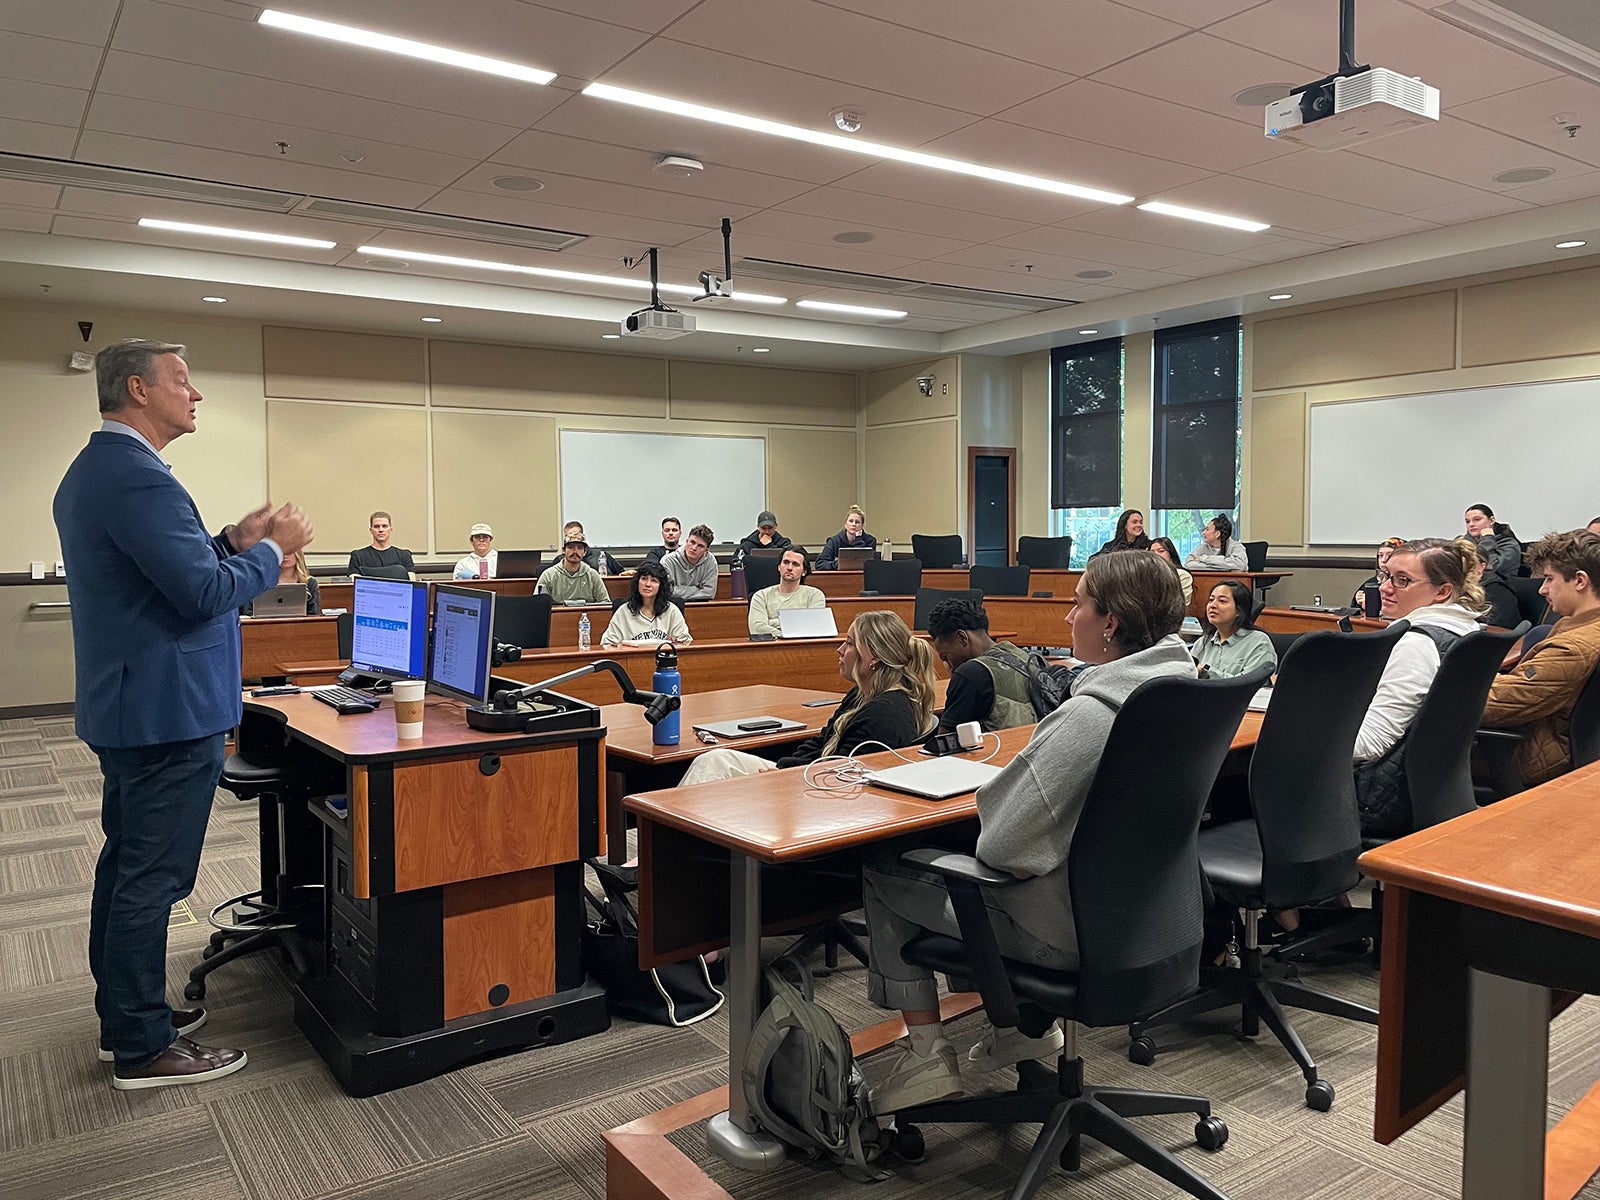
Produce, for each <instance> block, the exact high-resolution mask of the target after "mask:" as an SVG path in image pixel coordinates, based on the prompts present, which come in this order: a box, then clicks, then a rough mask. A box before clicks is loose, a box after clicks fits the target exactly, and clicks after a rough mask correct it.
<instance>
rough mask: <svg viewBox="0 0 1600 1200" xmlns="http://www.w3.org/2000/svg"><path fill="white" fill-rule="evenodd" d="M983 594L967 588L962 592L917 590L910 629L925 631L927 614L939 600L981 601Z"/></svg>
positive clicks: (943, 589) (944, 589)
mask: <svg viewBox="0 0 1600 1200" xmlns="http://www.w3.org/2000/svg"><path fill="white" fill-rule="evenodd" d="M982 599H983V593H982V592H980V591H979V590H978V589H977V588H967V589H966V590H965V591H962V590H960V589H957V588H918V589H917V602H916V606H915V608H914V609H913V610H912V617H911V628H912V629H914V630H917V629H921V630H926V629H927V628H928V614H929V613H931V612H933V608H934V605H936V604H938V603H939V601H941V600H982Z"/></svg>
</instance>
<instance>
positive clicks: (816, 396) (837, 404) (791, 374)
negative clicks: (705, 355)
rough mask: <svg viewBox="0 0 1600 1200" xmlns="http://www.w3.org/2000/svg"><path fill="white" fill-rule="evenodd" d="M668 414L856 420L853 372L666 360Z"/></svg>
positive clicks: (795, 421)
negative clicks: (670, 406) (668, 381)
mask: <svg viewBox="0 0 1600 1200" xmlns="http://www.w3.org/2000/svg"><path fill="white" fill-rule="evenodd" d="M667 373H668V378H669V380H670V381H671V382H670V392H671V396H672V416H673V418H674V419H677V420H691V421H767V422H773V423H776V424H781V425H845V426H849V427H850V428H851V429H854V428H855V425H856V377H855V376H854V375H851V374H845V373H843V372H840V371H793V370H786V369H783V368H775V367H747V366H742V365H740V364H737V363H708V362H688V361H679V360H677V359H674V360H672V361H671V362H669V363H668V364H667Z"/></svg>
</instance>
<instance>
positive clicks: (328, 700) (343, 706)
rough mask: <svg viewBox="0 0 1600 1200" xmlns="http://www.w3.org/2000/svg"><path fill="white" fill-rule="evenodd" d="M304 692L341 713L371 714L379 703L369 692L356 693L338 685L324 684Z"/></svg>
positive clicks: (352, 689) (350, 688)
mask: <svg viewBox="0 0 1600 1200" xmlns="http://www.w3.org/2000/svg"><path fill="white" fill-rule="evenodd" d="M306 690H307V691H308V692H310V693H311V694H312V695H313V696H315V697H316V698H317V699H318V700H321V701H322V702H323V703H324V704H326V705H328V706H329V707H330V708H336V709H338V710H339V711H340V712H342V713H357V712H371V711H372V710H373V709H375V708H377V707H378V703H379V698H378V697H377V696H375V695H373V694H372V693H371V692H362V691H357V690H356V689H355V688H353V687H345V686H344V685H342V684H338V683H329V684H324V685H322V686H321V687H314V688H307V689H306Z"/></svg>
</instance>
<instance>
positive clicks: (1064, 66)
mask: <svg viewBox="0 0 1600 1200" xmlns="http://www.w3.org/2000/svg"><path fill="white" fill-rule="evenodd" d="M824 2H825V3H828V4H830V6H831V7H834V8H842V9H849V10H850V11H852V12H857V13H862V14H864V15H866V16H870V17H875V18H877V19H879V20H882V21H887V22H890V23H892V24H894V25H898V26H900V27H901V28H902V29H909V30H920V31H922V32H925V33H930V34H933V35H934V36H936V37H942V38H948V39H949V40H951V41H955V42H960V43H962V44H963V45H968V46H981V47H982V48H983V49H985V50H992V51H994V52H995V53H996V54H1004V55H1006V56H1008V57H1010V58H1017V59H1021V60H1022V61H1024V62H1031V63H1038V64H1040V65H1042V66H1046V67H1050V68H1051V69H1053V70H1057V71H1068V72H1070V73H1072V74H1074V75H1087V74H1088V73H1089V72H1091V71H1098V70H1099V69H1100V68H1101V67H1105V66H1109V65H1110V64H1112V63H1114V62H1116V61H1118V60H1119V59H1124V58H1128V57H1129V56H1131V55H1134V54H1138V53H1139V52H1140V51H1142V50H1148V49H1149V48H1150V47H1151V46H1154V45H1158V44H1159V43H1161V42H1164V41H1166V40H1168V39H1169V38H1173V37H1177V36H1179V35H1180V34H1182V33H1184V32H1186V27H1185V26H1183V25H1178V24H1175V23H1173V22H1172V21H1166V20H1162V19H1160V18H1158V17H1155V16H1152V15H1150V14H1149V13H1142V12H1140V11H1138V10H1137V9H1132V8H1128V7H1126V6H1125V5H1122V4H1116V3H1112V2H1111V0H1008V3H1007V4H1006V6H1005V19H1004V20H998V21H997V20H995V15H996V14H995V11H994V10H993V9H992V8H989V7H987V6H985V5H981V4H973V3H971V0H824ZM1085 30H1093V31H1094V36H1093V37H1085V36H1084V31H1085Z"/></svg>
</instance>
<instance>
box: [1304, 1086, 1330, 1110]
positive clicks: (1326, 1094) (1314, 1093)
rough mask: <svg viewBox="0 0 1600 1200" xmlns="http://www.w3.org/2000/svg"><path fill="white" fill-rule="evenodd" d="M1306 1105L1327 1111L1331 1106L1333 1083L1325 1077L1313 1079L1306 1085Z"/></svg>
mask: <svg viewBox="0 0 1600 1200" xmlns="http://www.w3.org/2000/svg"><path fill="white" fill-rule="evenodd" d="M1306 1107H1307V1108H1314V1109H1316V1110H1317V1111H1318V1112H1327V1111H1328V1110H1329V1109H1330V1108H1332V1107H1333V1084H1331V1083H1329V1082H1328V1081H1327V1080H1326V1079H1313V1080H1312V1081H1311V1082H1310V1083H1309V1084H1307V1085H1306Z"/></svg>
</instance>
